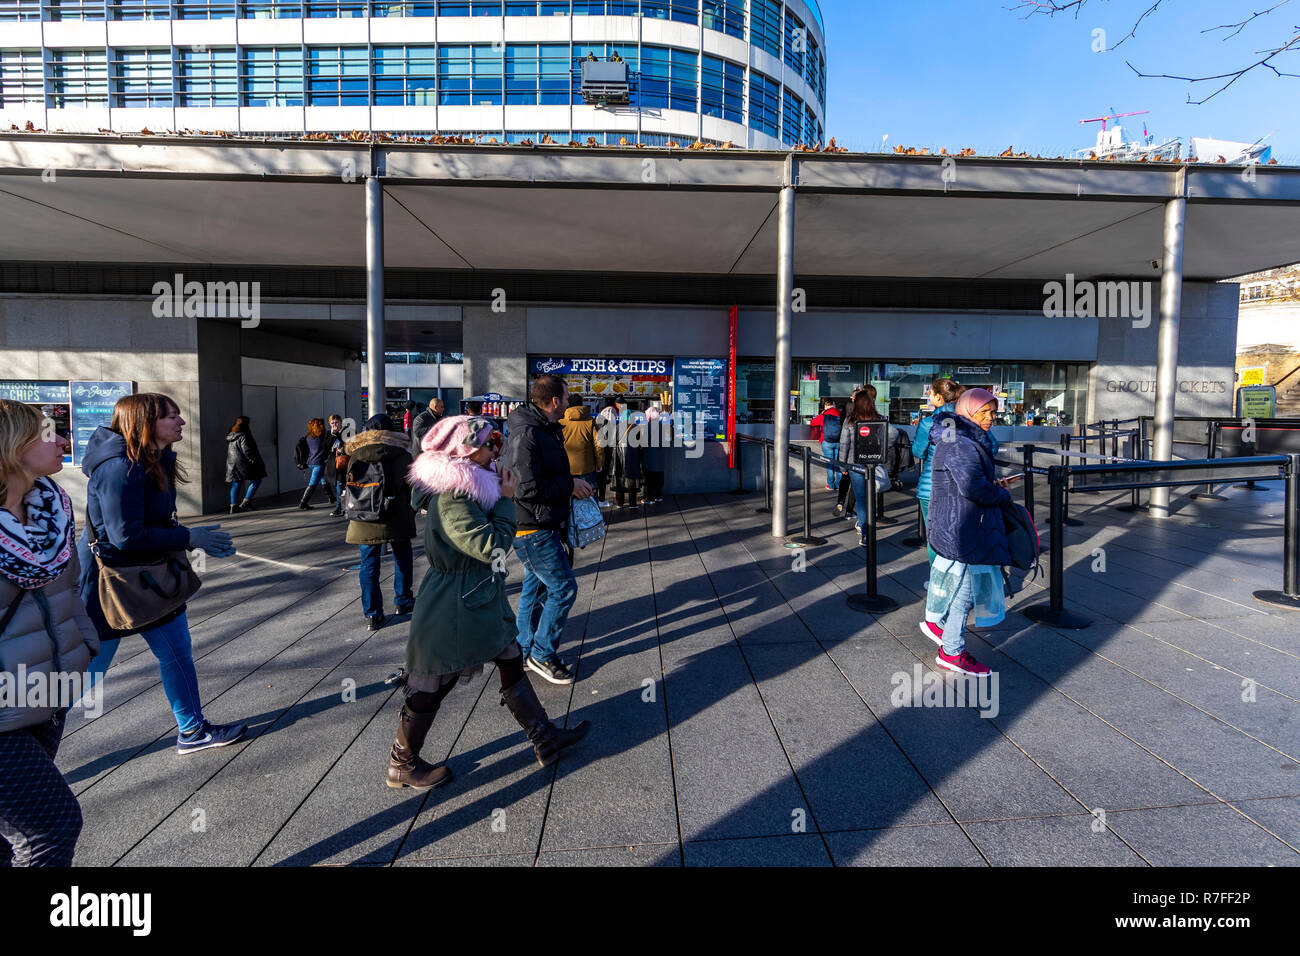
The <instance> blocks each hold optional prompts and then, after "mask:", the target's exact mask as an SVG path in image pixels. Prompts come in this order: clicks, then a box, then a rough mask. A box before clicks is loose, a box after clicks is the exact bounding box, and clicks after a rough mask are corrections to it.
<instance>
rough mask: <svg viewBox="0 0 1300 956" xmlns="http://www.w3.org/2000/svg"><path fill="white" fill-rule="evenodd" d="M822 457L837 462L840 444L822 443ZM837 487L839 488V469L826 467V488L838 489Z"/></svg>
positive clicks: (835, 442)
mask: <svg viewBox="0 0 1300 956" xmlns="http://www.w3.org/2000/svg"><path fill="white" fill-rule="evenodd" d="M822 457H823V458H829V459H831V460H832V461H838V460H839V457H840V443H839V442H837V441H834V442H831V441H824V442H822ZM839 486H840V470H839V468H832V467H830V466H829V465H828V466H827V467H826V487H827V488H839Z"/></svg>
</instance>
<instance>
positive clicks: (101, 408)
mask: <svg viewBox="0 0 1300 956" xmlns="http://www.w3.org/2000/svg"><path fill="white" fill-rule="evenodd" d="M134 391H135V383H134V382H70V383H69V392H70V396H71V399H72V423H71V427H72V436H71V437H72V463H73V464H74V465H76V464H80V463H81V460H82V456H83V455H85V453H86V443H87V442H89V441H90V436H91V435H93V434H94V432H95V429H96V428H98V427H99V426H101V425H103V426H104V427H108V423H109V422H111V421H112V420H113V406H114V405H116V404H117V400H118V399H119V398H123V397H124V396H127V395H130V394H132V393H133V392H134Z"/></svg>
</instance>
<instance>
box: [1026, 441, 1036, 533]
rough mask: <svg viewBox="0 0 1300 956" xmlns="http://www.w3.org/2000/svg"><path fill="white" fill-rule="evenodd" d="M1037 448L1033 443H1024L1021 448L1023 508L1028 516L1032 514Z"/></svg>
mask: <svg viewBox="0 0 1300 956" xmlns="http://www.w3.org/2000/svg"><path fill="white" fill-rule="evenodd" d="M1036 450H1037V449H1036V448H1035V447H1034V446H1033V445H1025V446H1024V448H1023V451H1024V454H1025V477H1024V479H1023V481H1024V483H1025V510H1026V511H1028V512H1029V517H1031V518H1032V517H1033V516H1034V452H1035V451H1036Z"/></svg>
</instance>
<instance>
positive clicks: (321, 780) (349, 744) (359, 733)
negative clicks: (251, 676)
mask: <svg viewBox="0 0 1300 956" xmlns="http://www.w3.org/2000/svg"><path fill="white" fill-rule="evenodd" d="M349 656H350V655H349ZM334 669H335V670H337V668H334ZM331 672H332V671H331ZM325 677H329V674H326V675H325ZM325 677H322V678H321V680H324V679H325ZM319 686H320V684H319V683H317V684H316V687H319ZM312 690H315V687H313V688H312ZM398 691H399V688H396V687H394V688H393V689H392V690H390V691H389V692H388V696H387V697H386V698H384V701H383V703H381V704H380V705H379V707H378V709H377V710H376V711H375V712H374V713H373V714H371V715H370V719H369V720H367V721H366V722H365V723H364V724H362V725H361V728H360V729H359V730H358V731H357V732H356V734H354V735H353V737H352V739H351V740H349V741H348V742H347V744H346V745H344V746H343V748H342V749H340V750H339V753H338V756H337V757H335V758H334V759H333V760H332V761H330V765H329V766H328V767H326V768H325V770H324V771H322V772H321V775H320V776H319V777H317V778H316V782H315V783H313V784H312V785H311V787H309V788H308V790H307V792H306V793H304V794H303V795H302V799H301V800H299V801H298V805H297V806H296V807H294V808H293V809H292V810H290V811H289V812H288V814H286V815H285V818H284V820H282V821H281V822H280V825H279V826H278V827H276V828H275V832H274V833H272V834H271V835H270V836H269V837H267V840H266V843H264V844H262V849H260V850H258V851H257V854H256V855H255V856H254V857H253V858H252V859H251V860H249V861H248V865H249V866H250V867H251V866H257V861H258V860H260V859H261V858H262V854H263V853H265V852H266V851H267V848H268V847H270V846H271V844H272V843H274V842H275V840H276V837H278V836H279V835H280V831H281V830H283V829H284V828H285V827H287V826H288V825H289V821H290V820H292V819H293V818H294V817H295V816H297V815H298V811H299V810H301V809H302V808H303V807H304V806H305V805H306V803H307V801H308V800H310V799H311V796H312V794H314V793H315V792H316V790H317V789H318V788H319V787H320V785H321V784H322V783H324V782H325V778H326V777H328V776H329V775H330V774H331V773H332V772H333V771H334V768H335V767H336V766H338V763H339V761H340V760H342V759H343V758H344V757H346V756H347V754H348V751H349V750H351V749H352V748H353V747H354V746H356V743H357V741H358V740H360V739H361V736H362V735H363V734H364V733H365V732H366V731H367V730H368V729H369V728H370V725H371V724H373V723H374V722H375V721H376V720H378V719H379V717H380V715H381V714H383V713H384V712H385V708H387V707H388V705H389V703H390V702H391V701H392V699H393V695H395V694H396V693H398ZM308 693H310V691H308ZM258 736H259V737H260V736H261V735H260V734H259V735H258ZM232 762H233V761H232ZM222 769H223V770H224V769H225V767H222ZM416 816H419V810H417V811H416ZM141 839H143V838H141ZM387 865H390V866H391V865H392V864H391V863H390V864H387Z"/></svg>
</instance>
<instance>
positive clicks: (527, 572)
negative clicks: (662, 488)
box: [501, 375, 595, 684]
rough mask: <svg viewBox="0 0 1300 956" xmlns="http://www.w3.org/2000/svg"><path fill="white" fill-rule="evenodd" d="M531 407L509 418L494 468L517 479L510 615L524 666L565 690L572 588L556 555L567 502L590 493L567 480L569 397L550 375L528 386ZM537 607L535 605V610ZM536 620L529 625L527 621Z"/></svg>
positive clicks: (568, 571) (569, 573) (564, 562)
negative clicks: (520, 577) (517, 576)
mask: <svg viewBox="0 0 1300 956" xmlns="http://www.w3.org/2000/svg"><path fill="white" fill-rule="evenodd" d="M530 397H531V398H532V401H531V402H530V403H529V404H527V405H521V406H520V407H519V408H517V409H515V410H514V411H513V412H511V414H510V417H509V419H508V420H507V421H506V429H507V431H508V432H509V435H510V437H509V439H507V441H506V446H505V451H504V452H503V453H502V456H501V461H502V464H503V465H504V466H505V467H507V468H509V469H511V470H512V471H513V472H514V473H515V474H516V475H518V476H519V490H518V491H517V492H516V493H515V520H516V523H517V525H518V531H517V532H516V534H515V545H514V546H515V554H517V555H518V556H519V560H520V561H521V562H523V565H524V584H523V591H522V592H521V593H520V595H519V608H518V610H517V612H516V618H517V620H518V628H519V638H518V639H519V648H520V650H522V651H523V652H524V666H525V667H527V668H529V669H530V670H532V671H533V672H534V673H536V674H539V675H541V676H542V677H543V678H545V679H546V680H548V681H550V682H551V683H552V684H572V683H573V673H572V672H571V671H570V670H569V669H568V667H566V666H565V664H564V662H563V661H562V660H560V658H559V656H558V655H557V654H556V646H557V644H558V643H559V639H560V635H561V634H563V633H564V624H565V622H566V621H567V620H568V619H569V610H570V609H571V608H572V607H573V602H574V601H575V600H576V599H577V597H578V584H577V581H575V580H574V577H573V569H572V568H571V567H570V566H569V560H568V558H567V557H566V556H565V553H564V530H563V529H564V526H565V525H566V524H567V522H568V520H569V500H570V499H571V498H590V497H591V495H592V494H593V493H594V491H595V489H593V488H592V486H591V485H589V484H588V483H587V482H585V481H583V480H582V479H581V478H573V477H571V476H570V475H569V456H568V454H567V453H566V452H565V450H564V430H563V427H562V426H561V425H560V417H561V416H562V415H563V414H564V412H565V409H566V408H567V407H568V401H569V390H568V386H567V385H566V384H565V382H564V379H562V378H560V377H559V376H558V375H543V376H541V377H540V378H538V379H537V380H536V381H535V382H533V389H532V394H531V396H530ZM543 600H544V602H545V603H544V604H543V603H539V602H542V601H543ZM534 618H536V620H534Z"/></svg>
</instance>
